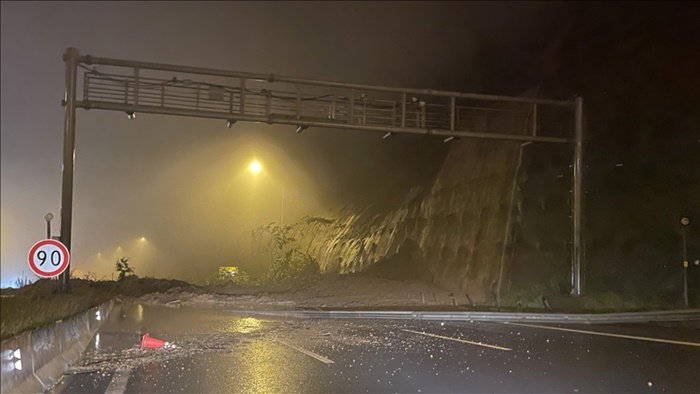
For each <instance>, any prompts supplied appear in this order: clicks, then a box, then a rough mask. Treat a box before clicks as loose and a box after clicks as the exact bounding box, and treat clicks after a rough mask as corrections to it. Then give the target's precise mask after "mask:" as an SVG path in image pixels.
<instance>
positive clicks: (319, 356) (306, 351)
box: [277, 339, 335, 364]
mask: <svg viewBox="0 0 700 394" xmlns="http://www.w3.org/2000/svg"><path fill="white" fill-rule="evenodd" d="M277 342H279V343H281V344H283V345H285V346H288V347H290V348H292V349H294V350H296V351H298V352H301V353H304V354H306V355H307V356H309V357H313V358H315V359H316V360H318V361H320V362H322V363H326V364H334V363H335V361H333V360H331V359H328V358H325V357H323V356H321V355H320V354H316V353H314V352H312V351H309V350H306V349H302V348H300V347H296V346H294V345H291V344H289V343H287V342H285V341H281V340H279V339H278V340H277Z"/></svg>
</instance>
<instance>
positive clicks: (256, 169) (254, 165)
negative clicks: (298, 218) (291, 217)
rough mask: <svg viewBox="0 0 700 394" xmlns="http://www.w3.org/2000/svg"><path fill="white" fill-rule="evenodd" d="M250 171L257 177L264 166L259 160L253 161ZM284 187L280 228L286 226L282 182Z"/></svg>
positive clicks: (249, 166) (249, 167)
mask: <svg viewBox="0 0 700 394" xmlns="http://www.w3.org/2000/svg"><path fill="white" fill-rule="evenodd" d="M248 170H249V171H250V172H252V173H253V174H254V175H257V174H258V173H259V172H260V171H262V165H261V164H260V162H258V161H257V160H253V161H252V162H250V164H249V165H248ZM280 184H281V186H282V203H281V207H280V227H283V226H284V182H280Z"/></svg>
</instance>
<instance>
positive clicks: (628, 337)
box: [504, 323, 700, 347]
mask: <svg viewBox="0 0 700 394" xmlns="http://www.w3.org/2000/svg"><path fill="white" fill-rule="evenodd" d="M504 324H509V325H512V326H523V327H534V328H543V329H545V330H556V331H567V332H576V333H579V334H590V335H600V336H604V337H613V338H625V339H636V340H638V341H647V342H659V343H670V344H672V345H684V346H694V347H700V343H697V342H685V341H675V340H673V339H663V338H650V337H639V336H635V335H624V334H613V333H610V332H600V331H586V330H577V329H574V328H561V327H550V326H540V325H539V324H524V323H504Z"/></svg>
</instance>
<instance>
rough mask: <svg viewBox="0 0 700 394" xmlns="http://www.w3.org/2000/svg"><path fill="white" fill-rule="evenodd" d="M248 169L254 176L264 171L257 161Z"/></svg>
mask: <svg viewBox="0 0 700 394" xmlns="http://www.w3.org/2000/svg"><path fill="white" fill-rule="evenodd" d="M248 169H249V170H250V172H252V173H253V174H257V173H259V172H260V171H261V170H262V166H261V165H260V163H259V162H258V161H257V160H256V161H253V162H252V163H250V166H248Z"/></svg>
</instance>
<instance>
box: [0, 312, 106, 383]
mask: <svg viewBox="0 0 700 394" xmlns="http://www.w3.org/2000/svg"><path fill="white" fill-rule="evenodd" d="M113 306H114V301H109V302H107V303H104V304H102V305H100V306H98V307H95V308H91V309H89V310H87V311H85V312H83V313H80V314H77V315H75V316H72V317H70V318H68V319H64V320H59V321H57V322H56V323H54V324H52V325H50V326H48V327H44V328H41V329H38V330H35V331H32V332H26V333H24V334H20V335H17V336H15V337H13V338H10V339H8V340H6V341H4V342H2V346H1V349H2V373H1V374H0V377H1V378H2V379H1V381H2V383H1V384H0V392H2V393H43V392H45V391H46V390H48V389H50V388H51V387H52V386H53V385H55V384H56V382H58V379H60V377H61V376H62V375H63V372H64V371H66V369H68V367H70V366H71V365H72V364H73V363H75V362H76V361H78V359H79V358H80V356H81V355H82V354H83V351H84V350H85V348H86V347H87V346H88V344H89V343H90V340H91V339H92V336H93V335H95V332H97V329H98V328H100V326H101V325H102V323H103V322H104V321H105V320H107V318H108V317H109V313H110V312H111V310H112V307H113Z"/></svg>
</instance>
